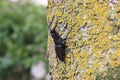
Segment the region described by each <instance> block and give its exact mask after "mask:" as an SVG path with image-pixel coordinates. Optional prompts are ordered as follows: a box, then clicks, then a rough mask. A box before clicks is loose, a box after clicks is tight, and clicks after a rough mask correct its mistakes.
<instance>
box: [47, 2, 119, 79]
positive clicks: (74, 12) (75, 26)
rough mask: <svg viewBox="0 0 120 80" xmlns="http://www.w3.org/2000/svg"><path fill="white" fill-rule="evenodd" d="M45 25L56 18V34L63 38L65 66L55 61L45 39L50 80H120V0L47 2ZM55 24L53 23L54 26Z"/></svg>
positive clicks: (53, 51)
mask: <svg viewBox="0 0 120 80" xmlns="http://www.w3.org/2000/svg"><path fill="white" fill-rule="evenodd" d="M47 11H48V16H47V19H48V22H49V21H50V19H51V18H52V16H53V15H56V16H57V17H58V27H57V31H59V34H62V33H63V36H62V37H64V36H66V34H67V32H68V30H69V29H67V30H65V31H64V30H63V25H64V24H66V23H68V28H71V29H72V30H71V32H70V33H69V36H68V38H67V40H66V46H67V49H66V51H65V54H66V57H65V63H63V62H60V61H57V59H56V54H55V50H54V42H53V39H52V38H51V36H50V35H49V36H48V54H49V65H50V72H51V77H52V79H53V80H106V79H108V80H115V79H116V80H120V76H119V73H118V72H120V0H49V3H48V10H47ZM54 23H55V20H54V22H53V25H54Z"/></svg>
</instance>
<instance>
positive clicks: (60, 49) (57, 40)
mask: <svg viewBox="0 0 120 80" xmlns="http://www.w3.org/2000/svg"><path fill="white" fill-rule="evenodd" d="M54 18H55V15H54V16H53V17H52V19H51V20H50V22H49V24H48V30H49V32H50V35H51V36H52V38H53V40H54V44H55V52H56V58H57V59H59V60H60V61H62V62H65V49H66V47H67V46H66V39H67V37H68V34H69V33H68V34H67V35H66V37H65V38H64V39H62V38H61V36H62V35H63V33H62V34H61V35H59V33H58V32H57V31H56V27H57V26H58V18H57V17H56V22H55V25H54V27H53V29H51V28H50V27H51V25H52V22H53V20H54ZM67 26H68V24H66V25H65V26H64V29H66V28H67ZM69 32H70V31H69Z"/></svg>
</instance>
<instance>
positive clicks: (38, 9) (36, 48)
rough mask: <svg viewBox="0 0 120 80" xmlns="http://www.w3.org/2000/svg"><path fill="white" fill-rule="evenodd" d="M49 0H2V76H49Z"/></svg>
mask: <svg viewBox="0 0 120 80" xmlns="http://www.w3.org/2000/svg"><path fill="white" fill-rule="evenodd" d="M46 5H47V0H0V80H49V75H48V74H47V72H48V61H47V58H46V57H45V55H46V50H47V20H46Z"/></svg>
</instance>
